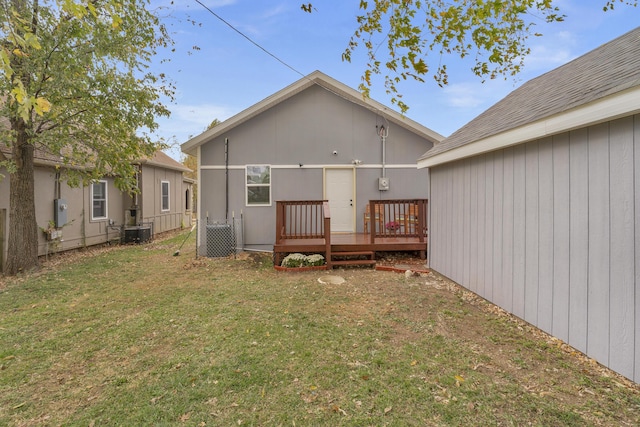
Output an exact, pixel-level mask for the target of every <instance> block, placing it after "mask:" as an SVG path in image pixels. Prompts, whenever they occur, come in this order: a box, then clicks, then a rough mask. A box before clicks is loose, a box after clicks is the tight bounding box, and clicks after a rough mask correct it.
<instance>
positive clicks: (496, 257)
mask: <svg viewBox="0 0 640 427" xmlns="http://www.w3.org/2000/svg"><path fill="white" fill-rule="evenodd" d="M493 180H494V186H493V206H494V209H493V236H492V240H493V267H492V269H491V270H492V279H491V281H492V282H493V287H492V290H491V292H492V295H493V296H492V298H493V300H494V301H496V304H498V305H500V306H504V305H505V303H506V301H505V291H504V287H503V281H502V235H503V233H504V228H503V225H502V221H503V218H502V214H503V206H502V205H503V203H504V194H503V190H504V153H503V152H502V151H499V152H497V153H495V154H494V157H493Z"/></svg>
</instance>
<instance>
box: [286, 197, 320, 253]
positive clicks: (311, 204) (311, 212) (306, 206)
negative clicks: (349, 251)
mask: <svg viewBox="0 0 640 427" xmlns="http://www.w3.org/2000/svg"><path fill="white" fill-rule="evenodd" d="M330 219H331V215H330V214H329V203H328V202H327V201H326V200H286V201H277V202H276V243H279V242H280V241H282V240H284V239H324V238H325V237H326V236H327V234H330V233H331V226H330V223H329V222H328V221H327V220H330Z"/></svg>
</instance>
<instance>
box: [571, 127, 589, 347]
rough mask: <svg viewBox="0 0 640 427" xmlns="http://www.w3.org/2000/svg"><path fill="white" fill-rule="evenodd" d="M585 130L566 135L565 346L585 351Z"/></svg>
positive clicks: (587, 200) (586, 211)
mask: <svg viewBox="0 0 640 427" xmlns="http://www.w3.org/2000/svg"><path fill="white" fill-rule="evenodd" d="M588 136H589V134H588V132H587V130H586V129H581V130H578V131H574V132H571V133H570V134H569V189H570V192H571V194H570V196H569V211H570V212H571V214H570V224H569V344H571V345H572V346H574V347H575V348H577V349H578V350H580V351H582V352H583V353H586V352H587V307H588V302H589V293H588V284H589V269H588V266H589V233H588V232H587V231H588V230H589V146H588V145H587V143H586V141H587V140H588Z"/></svg>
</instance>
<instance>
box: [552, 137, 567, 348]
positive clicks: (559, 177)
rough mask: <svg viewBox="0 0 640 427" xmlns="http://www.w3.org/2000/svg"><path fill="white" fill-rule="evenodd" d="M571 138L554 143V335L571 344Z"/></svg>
mask: <svg viewBox="0 0 640 427" xmlns="http://www.w3.org/2000/svg"><path fill="white" fill-rule="evenodd" d="M568 165H569V135H568V134H563V135H560V136H557V137H554V139H553V185H554V187H553V189H552V191H553V196H552V197H553V231H552V238H553V259H552V261H553V266H552V268H553V272H552V274H553V279H552V280H553V309H552V322H553V327H552V333H553V335H554V336H556V337H558V338H560V339H561V340H562V341H564V342H569V298H570V294H569V267H570V261H569V239H570V234H569V230H570V221H569V212H570V210H569V209H570V206H569V200H570V191H569V167H567V166H568Z"/></svg>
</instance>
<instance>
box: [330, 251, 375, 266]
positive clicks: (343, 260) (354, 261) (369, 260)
mask: <svg viewBox="0 0 640 427" xmlns="http://www.w3.org/2000/svg"><path fill="white" fill-rule="evenodd" d="M375 255H376V254H375V252H373V251H346V252H333V253H331V264H332V265H333V266H340V265H372V266H373V265H376V260H375V257H376V256H375ZM363 256H364V257H366V259H362V258H361V257H363Z"/></svg>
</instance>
